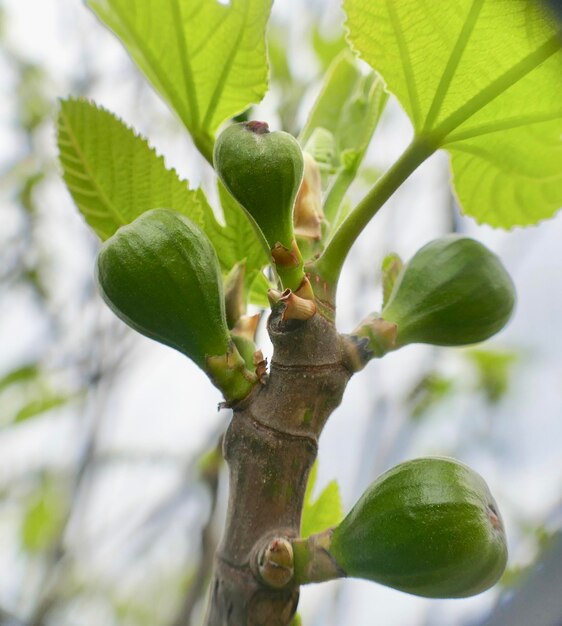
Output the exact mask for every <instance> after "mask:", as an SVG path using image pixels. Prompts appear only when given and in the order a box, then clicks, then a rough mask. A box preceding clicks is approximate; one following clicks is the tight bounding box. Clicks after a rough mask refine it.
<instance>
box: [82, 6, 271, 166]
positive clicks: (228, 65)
mask: <svg viewBox="0 0 562 626" xmlns="http://www.w3.org/2000/svg"><path fill="white" fill-rule="evenodd" d="M271 3H272V0H231V2H229V3H228V4H224V3H220V2H218V1H217V0H190V1H189V2H181V1H180V0H166V1H162V0H136V1H135V2H131V1H130V0H88V5H89V6H90V8H91V9H92V10H93V11H94V13H95V14H96V15H97V16H98V17H99V18H100V20H101V21H102V22H104V23H105V24H106V25H107V26H108V27H109V28H110V29H111V30H113V31H114V33H115V34H116V35H117V36H118V37H119V39H121V41H122V43H123V44H124V46H125V48H126V49H127V51H128V52H129V54H130V55H131V57H132V58H133V60H134V61H135V62H136V63H137V64H138V66H139V67H140V69H141V70H142V71H143V72H144V74H145V75H146V77H147V78H148V80H149V81H150V82H151V83H152V85H153V86H154V88H155V89H156V90H157V91H158V92H159V93H160V94H161V95H162V96H163V97H164V99H165V100H166V101H167V102H168V104H169V105H170V106H171V108H172V109H173V110H174V111H175V112H176V113H177V115H178V116H179V117H180V119H181V120H182V122H183V123H184V124H185V126H186V127H187V128H188V130H189V131H190V132H191V134H192V135H193V138H194V140H195V142H196V144H197V145H198V147H199V148H200V150H201V151H202V153H203V154H204V155H205V156H206V157H207V158H208V159H209V160H210V159H211V154H212V137H213V135H214V131H215V130H216V129H217V127H218V126H219V125H220V124H221V122H223V121H224V120H225V119H227V118H229V117H232V116H234V115H236V114H237V113H240V112H241V111H243V110H244V109H245V108H246V107H247V106H248V105H249V104H252V103H256V102H259V101H260V100H261V99H262V98H263V96H264V94H265V92H266V90H267V71H268V68H267V59H266V51H265V27H266V24H267V20H268V18H269V12H270V10H271Z"/></svg>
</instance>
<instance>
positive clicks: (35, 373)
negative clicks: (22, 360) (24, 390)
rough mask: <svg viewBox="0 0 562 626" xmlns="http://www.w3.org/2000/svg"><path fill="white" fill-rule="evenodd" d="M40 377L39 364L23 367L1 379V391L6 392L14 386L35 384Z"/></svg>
mask: <svg viewBox="0 0 562 626" xmlns="http://www.w3.org/2000/svg"><path fill="white" fill-rule="evenodd" d="M40 376H41V371H40V369H39V365H38V364H37V363H30V364H28V365H22V366H21V367H18V368H16V369H14V370H11V371H10V372H8V373H7V374H4V376H2V377H1V378H0V391H4V389H7V388H8V387H11V386H12V385H17V384H21V383H32V382H35V381H36V380H37V379H38V378H39V377H40Z"/></svg>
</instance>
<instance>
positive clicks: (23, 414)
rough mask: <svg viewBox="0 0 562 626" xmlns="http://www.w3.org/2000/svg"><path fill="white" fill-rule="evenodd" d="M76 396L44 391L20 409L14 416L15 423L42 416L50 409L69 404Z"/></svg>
mask: <svg viewBox="0 0 562 626" xmlns="http://www.w3.org/2000/svg"><path fill="white" fill-rule="evenodd" d="M75 398H76V396H75V395H65V394H57V393H54V392H50V391H47V392H42V393H40V395H39V396H38V397H37V398H33V400H30V401H29V402H27V403H26V404H24V405H23V406H22V407H21V408H20V409H19V410H18V412H17V413H16V415H15V416H14V419H13V423H14V424H19V423H21V422H26V421H27V420H30V419H33V418H35V417H40V416H41V415H43V414H44V413H47V412H48V411H52V410H53V409H58V408H59V407H61V406H64V405H65V404H68V403H69V402H70V401H71V400H74V399H75Z"/></svg>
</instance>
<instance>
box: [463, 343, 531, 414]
mask: <svg viewBox="0 0 562 626" xmlns="http://www.w3.org/2000/svg"><path fill="white" fill-rule="evenodd" d="M465 354H466V356H467V358H468V359H469V360H470V361H471V362H472V364H473V365H474V367H475V368H476V371H477V375H478V388H479V389H480V390H482V391H483V392H484V394H485V396H486V399H487V400H488V402H489V403H490V404H496V403H497V402H499V401H500V400H502V398H504V397H505V395H506V394H507V392H508V391H509V385H510V382H511V376H512V373H513V368H514V367H515V365H516V364H517V361H518V360H519V355H518V354H517V353H516V352H510V351H501V350H482V349H472V350H468V351H467V352H466V353H465Z"/></svg>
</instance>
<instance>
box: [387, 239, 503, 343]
mask: <svg viewBox="0 0 562 626" xmlns="http://www.w3.org/2000/svg"><path fill="white" fill-rule="evenodd" d="M514 305H515V290H514V286H513V282H512V281H511V278H510V277H509V274H508V273H507V271H506V270H505V268H504V267H503V265H502V263H501V261H500V260H499V259H498V257H497V256H496V255H495V254H493V253H492V252H490V250H488V249H487V248H486V247H485V246H483V245H482V244H481V243H479V242H478V241H475V240H474V239H470V238H468V237H464V236H459V235H448V236H445V237H441V238H440V239H436V240H435V241H432V242H430V243H428V244H427V245H426V246H424V247H423V248H422V249H421V250H419V251H418V252H417V253H416V254H415V255H414V257H413V258H412V259H411V260H410V262H409V263H407V265H406V266H405V267H404V269H403V270H402V272H401V274H400V276H399V277H398V280H397V282H396V284H395V286H394V290H393V292H392V294H391V296H390V299H389V301H388V303H387V304H386V306H385V307H384V308H383V311H382V318H383V319H384V320H386V321H387V322H391V323H394V324H396V325H397V336H396V347H399V346H402V345H405V344H409V343H430V344H434V345H440V346H459V345H464V344H470V343H476V342H479V341H483V340H484V339H487V338H488V337H491V336H492V335H493V334H495V333H497V332H498V331H499V330H501V329H502V328H503V327H504V326H505V324H506V323H507V321H508V320H509V318H510V316H511V313H512V311H513V307H514Z"/></svg>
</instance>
